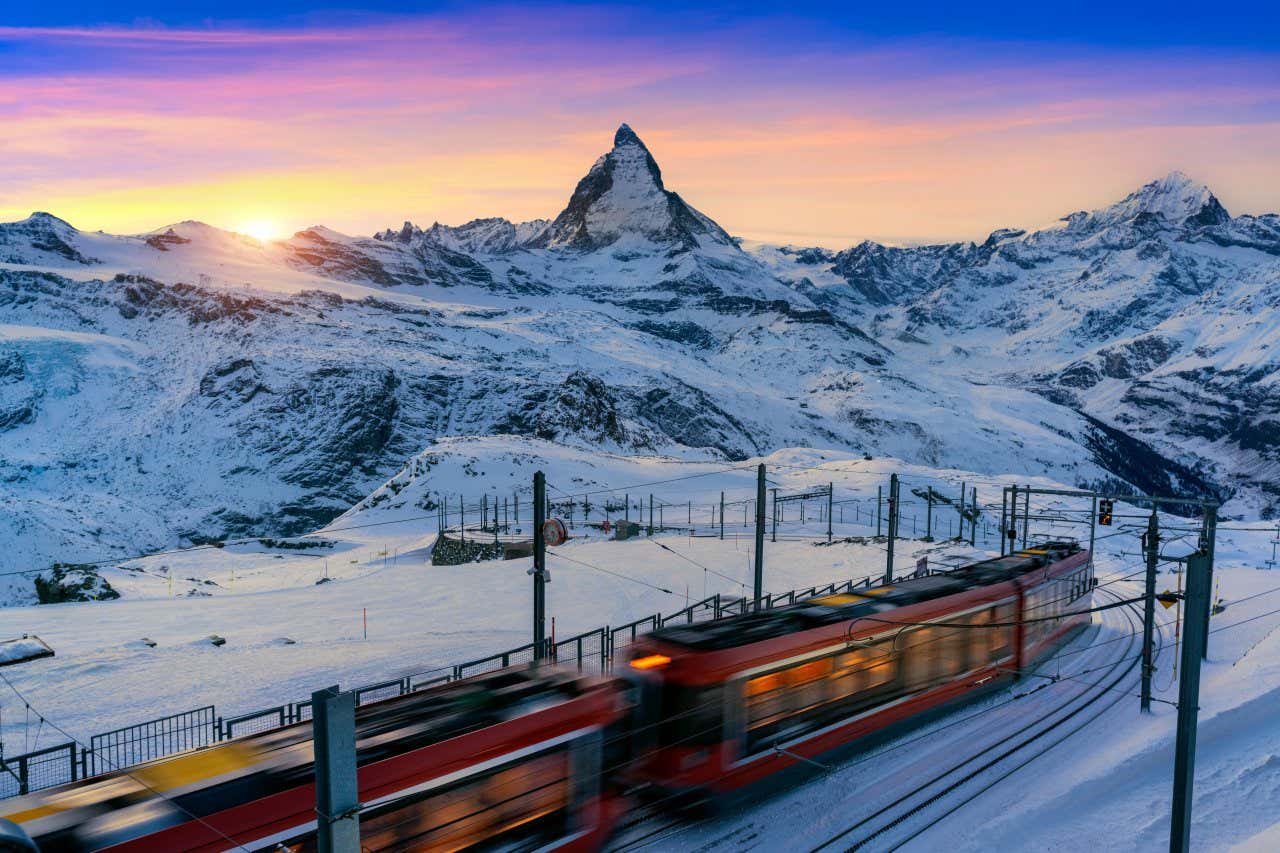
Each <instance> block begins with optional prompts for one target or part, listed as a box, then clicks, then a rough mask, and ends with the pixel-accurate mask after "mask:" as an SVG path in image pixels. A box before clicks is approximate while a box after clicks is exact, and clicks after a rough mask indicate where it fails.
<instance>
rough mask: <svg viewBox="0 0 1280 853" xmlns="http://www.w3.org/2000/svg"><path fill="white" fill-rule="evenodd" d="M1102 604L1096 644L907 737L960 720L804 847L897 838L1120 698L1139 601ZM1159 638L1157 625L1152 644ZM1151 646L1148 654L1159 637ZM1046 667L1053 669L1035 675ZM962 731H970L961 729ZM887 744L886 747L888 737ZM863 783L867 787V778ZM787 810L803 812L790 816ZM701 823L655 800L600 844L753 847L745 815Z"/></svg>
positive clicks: (880, 843) (924, 826)
mask: <svg viewBox="0 0 1280 853" xmlns="http://www.w3.org/2000/svg"><path fill="white" fill-rule="evenodd" d="M1098 594H1099V595H1108V596H1110V597H1111V598H1113V599H1114V600H1121V596H1119V595H1117V594H1116V593H1115V592H1113V591H1111V590H1103V589H1100V590H1098ZM1111 612H1114V613H1116V614H1119V615H1122V616H1123V620H1124V621H1123V624H1122V626H1120V631H1121V634H1120V635H1119V636H1117V637H1113V638H1111V639H1110V640H1107V641H1104V642H1102V643H1100V644H1096V646H1095V645H1094V644H1092V643H1086V644H1083V645H1081V643H1080V641H1079V640H1077V641H1076V642H1073V643H1070V644H1068V645H1067V646H1065V647H1064V648H1063V649H1062V650H1060V651H1059V652H1058V653H1057V654H1055V655H1054V656H1053V657H1051V658H1049V659H1048V660H1046V661H1045V662H1043V663H1042V664H1040V666H1038V667H1037V668H1036V670H1035V671H1034V673H1032V674H1028V675H1027V676H1026V681H1029V680H1031V679H1044V684H1043V685H1041V686H1039V687H1032V688H1030V689H1026V688H1024V692H1021V693H1019V694H1017V695H1016V696H1015V697H1009V698H1006V699H1004V700H1002V701H1001V702H999V703H997V704H995V705H991V706H988V707H985V708H982V709H980V710H978V711H977V712H973V713H971V714H968V715H963V714H964V712H960V713H961V714H962V715H963V716H961V717H960V718H959V719H958V720H949V721H947V722H944V723H943V725H942V726H939V727H934V728H933V729H930V730H926V731H925V732H923V733H922V734H921V735H918V736H915V737H912V738H911V740H912V741H915V740H917V739H919V740H921V741H935V740H937V735H938V733H939V732H940V731H941V730H942V729H946V728H949V727H950V726H952V725H958V726H959V727H960V728H959V731H957V732H954V733H951V734H949V735H948V736H947V740H946V741H944V742H943V743H944V744H946V745H945V746H935V748H933V749H932V750H931V751H929V752H927V753H926V754H925V755H923V756H922V757H921V758H919V759H918V760H917V761H916V762H914V766H915V767H923V766H926V765H927V766H928V770H927V771H922V772H921V773H920V776H922V777H925V778H923V781H920V780H919V779H918V778H916V777H915V776H913V775H912V770H911V769H910V768H908V769H906V770H904V771H902V773H900V774H895V775H897V776H904V775H905V776H908V777H909V778H910V780H911V781H910V787H909V788H908V789H906V790H899V791H895V792H894V794H891V795H889V797H888V798H886V799H887V802H886V801H883V800H882V801H879V802H876V803H874V809H873V810H872V811H871V812H869V813H868V814H866V815H865V816H863V817H861V818H859V819H858V820H857V821H856V822H855V823H852V824H850V825H848V826H846V827H843V828H841V830H840V831H839V832H836V833H834V834H833V835H831V836H829V837H827V838H826V839H824V840H823V841H822V842H821V843H819V844H818V845H817V846H815V847H813V848H812V853H819V851H823V853H825V851H833V850H845V851H849V850H876V851H879V850H894V849H897V848H899V847H902V846H903V845H906V844H908V843H910V842H911V841H912V840H913V839H915V838H916V837H917V836H919V835H920V834H922V833H923V832H925V831H927V830H928V829H929V828H930V827H931V826H932V825H934V824H935V823H937V822H939V821H941V820H943V819H945V818H946V817H948V816H949V815H951V814H953V813H955V812H956V811H958V810H959V809H961V808H962V807H963V806H964V805H965V804H966V803H968V802H970V801H971V800H973V799H975V798H977V797H978V796H980V795H981V794H982V793H984V792H985V791H987V790H989V789H990V788H992V787H994V786H995V785H997V784H999V783H1000V782H1001V781H1003V780H1005V779H1007V778H1008V777H1010V776H1012V775H1013V774H1015V773H1016V772H1018V770H1020V769H1021V768H1023V767H1025V766H1026V765H1027V764H1030V763H1031V762H1033V761H1034V760H1036V759H1037V758H1039V757H1041V756H1043V755H1044V754H1045V753H1047V752H1049V751H1050V750H1052V749H1053V748H1054V747H1056V746H1058V745H1059V744H1060V743H1062V742H1063V741H1065V740H1067V739H1068V738H1070V737H1071V736H1072V735H1074V734H1076V733H1077V732H1079V731H1080V730H1081V729H1083V728H1085V727H1087V726H1088V725H1089V724H1090V723H1091V722H1092V721H1094V720H1096V719H1097V718H1098V717H1100V716H1101V715H1103V714H1105V713H1106V712H1107V711H1108V710H1109V709H1110V708H1112V707H1114V706H1115V705H1116V704H1117V703H1118V702H1120V701H1122V700H1124V699H1126V698H1129V696H1128V693H1129V691H1127V690H1122V689H1119V688H1121V686H1122V685H1124V683H1125V682H1126V681H1127V680H1128V679H1130V678H1131V677H1132V676H1134V674H1135V673H1136V672H1137V668H1138V666H1139V664H1140V660H1141V656H1140V654H1139V651H1140V649H1141V642H1142V621H1141V610H1140V609H1139V607H1138V606H1137V605H1129V606H1127V607H1123V608H1117V609H1116V610H1114V611H1111ZM1161 640H1162V638H1161V637H1160V635H1159V634H1158V633H1157V636H1156V641H1157V643H1159V642H1161ZM1156 652H1157V654H1158V652H1159V645H1157V649H1156ZM1067 656H1072V657H1076V656H1078V657H1076V659H1075V660H1074V661H1072V664H1071V665H1069V666H1066V667H1064V666H1063V665H1062V660H1063V659H1064V658H1065V657H1067ZM1055 669H1056V671H1055ZM1049 672H1053V673H1054V674H1052V675H1049V674H1045V673H1049ZM1026 681H1024V682H1023V683H1024V684H1025V683H1026ZM1055 685H1069V686H1075V685H1079V689H1077V690H1074V691H1073V692H1070V693H1069V695H1066V696H1065V697H1064V698H1063V699H1061V701H1057V702H1055V703H1054V704H1053V705H1052V707H1049V708H1046V709H1044V710H1043V711H1042V712H1040V713H1038V714H1037V715H1036V716H1035V717H1034V718H1032V719H1027V718H1026V715H1025V711H1024V709H1025V705H1023V704H1021V702H1020V701H1019V700H1022V699H1023V698H1025V697H1028V696H1032V695H1035V694H1039V693H1041V691H1042V690H1044V689H1046V688H1050V687H1054V686H1055ZM975 718H976V719H978V720H982V721H985V722H986V727H985V728H981V729H979V730H978V731H971V729H972V727H968V730H967V729H966V726H965V723H967V722H968V721H969V720H970V719H975ZM986 731H999V732H1000V733H1001V734H1000V735H999V736H996V737H989V736H988V737H986V738H985V739H984V738H983V736H982V735H983V733H984V732H986ZM969 735H973V737H968V736H969ZM966 737H967V741H966V742H973V741H974V740H977V741H978V747H977V748H976V749H974V750H970V751H968V752H967V753H966V754H965V755H964V757H963V758H960V759H959V760H948V761H947V763H946V765H945V769H938V764H937V762H936V761H935V757H936V756H937V755H939V754H942V753H944V752H945V754H947V755H948V756H951V755H953V753H954V750H953V748H948V746H951V747H953V745H954V743H955V742H958V741H960V740H961V739H962V738H966ZM931 745H932V744H931ZM888 749H893V746H890V747H888ZM883 752H884V750H876V751H875V752H874V753H873V754H872V756H868V757H874V756H875V755H878V754H882V753H883ZM865 760H867V758H860V759H857V760H856V761H855V763H861V762H863V761H865ZM848 769H850V765H847V764H846V765H845V766H844V767H837V768H834V769H833V771H834V772H833V774H832V775H833V776H839V775H841V774H842V772H843V771H845V770H848ZM872 785H873V786H875V783H874V782H873V783H872ZM827 814H828V815H829V814H830V812H829V811H828V812H827ZM796 817H797V818H800V819H802V820H803V818H802V817H801V816H799V815H796ZM708 823H709V822H707V821H703V822H701V823H700V824H699V823H691V822H690V821H688V820H681V819H679V818H672V817H671V816H669V815H665V814H663V813H662V812H661V811H660V810H657V809H652V808H650V809H645V810H644V811H643V812H641V813H639V814H637V815H636V817H635V819H634V820H631V821H628V823H627V825H626V826H624V827H622V828H621V830H620V832H618V833H617V834H616V835H615V836H614V840H613V841H612V842H611V843H610V845H609V847H608V849H609V850H610V851H612V853H632V851H636V850H659V849H663V848H664V846H665V844H664V842H666V843H674V842H676V841H677V839H678V840H679V842H680V846H681V847H682V848H686V849H697V850H699V851H709V850H712V849H734V848H747V847H752V846H754V844H753V841H754V839H756V837H757V829H756V827H755V826H754V825H753V824H754V822H753V821H748V822H747V823H746V824H745V825H744V824H739V825H738V826H735V827H732V828H730V827H726V829H727V830H728V831H727V832H724V833H716V834H715V835H711V836H710V837H709V836H708V834H707V833H705V832H697V831H696V830H697V829H699V828H706V827H707V826H708ZM710 823H714V821H711V822H710ZM690 831H693V832H692V833H691V832H690ZM690 834H692V835H695V836H700V837H698V838H696V840H695V839H694V838H688V837H686V836H688V835H690Z"/></svg>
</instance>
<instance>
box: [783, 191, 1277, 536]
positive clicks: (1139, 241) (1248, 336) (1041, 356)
mask: <svg viewBox="0 0 1280 853" xmlns="http://www.w3.org/2000/svg"><path fill="white" fill-rule="evenodd" d="M810 251H811V252H812V251H813V250H810ZM804 256H805V254H804V252H803V251H801V250H791V251H790V252H788V253H785V254H784V253H778V252H774V253H772V254H771V255H770V256H769V259H770V262H771V266H772V267H773V268H774V270H775V271H776V272H778V273H779V274H780V275H783V276H785V277H787V278H789V279H791V280H792V281H795V282H798V283H800V285H802V286H804V287H805V288H806V292H810V293H811V295H812V296H813V298H814V300H815V301H816V302H818V303H819V304H822V305H825V306H827V307H828V308H830V309H831V310H832V311H833V312H835V313H838V314H840V315H841V316H846V317H851V318H856V319H857V320H858V321H859V322H862V323H864V324H865V325H866V326H867V327H868V328H869V329H871V330H873V331H874V332H875V333H876V334H878V335H880V336H883V337H885V338H886V339H891V340H893V341H895V342H897V347H896V349H897V351H898V353H899V354H900V355H904V356H908V355H910V354H911V352H912V351H915V352H917V353H918V352H930V351H931V352H934V353H945V352H947V351H949V350H952V349H953V348H956V347H958V348H960V349H961V350H963V351H964V353H965V356H964V357H965V358H970V357H972V356H973V355H975V354H981V355H982V356H983V357H985V358H986V359H988V362H987V364H988V365H989V367H988V369H989V370H991V371H992V373H993V375H994V376H995V377H997V381H999V382H1002V383H1004V384H1006V385H1009V386H1012V387H1019V388H1025V389H1027V390H1030V391H1033V392H1035V393H1037V394H1039V395H1041V396H1042V397H1044V398H1045V399H1048V400H1052V401H1054V402H1057V403H1060V404H1062V405H1063V406H1066V407H1068V408H1070V409H1073V410H1075V411H1079V412H1081V413H1083V414H1085V415H1086V416H1088V417H1090V418H1094V419H1096V420H1098V421H1099V422H1100V423H1103V424H1106V425H1107V428H1109V429H1112V430H1119V431H1122V432H1124V433H1126V434H1127V435H1129V436H1132V437H1134V438H1137V439H1140V440H1142V441H1144V442H1147V443H1149V444H1150V445H1151V446H1153V447H1154V448H1156V449H1157V450H1158V451H1159V452H1161V453H1162V454H1163V455H1166V456H1168V457H1171V458H1178V459H1181V460H1183V461H1184V462H1187V463H1189V464H1190V465H1192V466H1193V467H1196V468H1198V469H1199V470H1200V471H1201V472H1203V474H1204V476H1205V477H1206V479H1208V480H1212V481H1214V482H1216V483H1217V484H1219V485H1220V486H1222V487H1223V488H1224V489H1225V490H1227V491H1233V492H1235V493H1237V494H1238V495H1240V497H1241V498H1242V499H1243V498H1244V496H1245V495H1246V494H1253V495H1254V498H1255V499H1256V500H1255V502H1254V503H1253V506H1254V508H1255V509H1256V510H1258V511H1261V512H1262V514H1263V515H1266V516H1270V515H1272V514H1274V513H1275V510H1276V504H1277V501H1278V500H1280V485H1277V484H1280V384H1278V380H1277V369H1276V367H1277V362H1278V361H1280V352H1278V351H1277V343H1278V342H1280V339H1278V338H1277V330H1280V312H1278V310H1277V309H1280V216H1276V215H1274V214H1269V215H1266V216H1258V217H1254V216H1240V217H1236V218H1232V217H1231V216H1230V214H1228V213H1227V211H1226V210H1225V209H1224V208H1223V206H1222V204H1221V203H1220V202H1219V201H1218V199H1217V198H1215V197H1214V195H1213V193H1212V192H1210V191H1209V189H1208V188H1207V187H1205V186H1203V185H1200V184H1196V183H1194V182H1193V181H1192V180H1191V179H1189V178H1188V177H1187V176H1185V175H1183V174H1181V173H1178V172H1174V173H1172V174H1170V175H1168V176H1166V177H1164V178H1161V179H1160V180H1157V181H1153V182H1152V183H1149V184H1147V185H1146V186H1144V187H1142V188H1141V189H1139V190H1137V191H1136V192H1134V193H1132V194H1130V195H1129V196H1127V197H1126V198H1125V199H1123V200H1122V201H1120V202H1119V203H1117V204H1115V205H1112V206H1111V207H1107V208H1103V209H1101V210H1095V211H1081V212H1078V213H1073V214H1070V215H1069V216H1067V217H1064V219H1063V220H1062V225H1061V226H1060V227H1056V228H1051V229H1046V230H1041V231H1035V232H1031V233H1027V232H1024V231H1019V230H1001V231H996V232H995V233H993V234H992V235H991V236H990V237H989V238H987V240H985V241H984V242H982V243H980V244H975V243H955V244H949V245H940V246H923V247H919V248H891V247H886V246H881V245H878V244H874V243H863V244H861V245H859V246H855V247H853V248H851V249H848V250H846V251H843V252H840V253H838V254H835V255H831V256H827V257H823V258H821V259H818V260H816V262H814V259H813V258H810V263H809V264H808V266H806V264H805V261H804V260H803V258H804ZM815 269H816V270H817V271H818V272H820V273H821V275H819V276H818V277H817V280H816V281H815V278H814V275H813V272H814V271H815ZM798 286H799V285H798ZM1109 467H1111V468H1112V470H1115V471H1116V473H1118V474H1119V475H1120V476H1122V477H1124V476H1126V475H1125V474H1124V473H1123V472H1121V471H1120V470H1119V469H1118V466H1117V465H1115V464H1111V465H1109Z"/></svg>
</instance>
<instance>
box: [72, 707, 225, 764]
mask: <svg viewBox="0 0 1280 853" xmlns="http://www.w3.org/2000/svg"><path fill="white" fill-rule="evenodd" d="M221 732H222V727H221V726H220V725H219V724H218V715H217V712H216V711H214V709H213V706H212V705H206V706H205V707H203V708H196V709H195V710H193V711H183V712H182V713H181V714H171V715H170V716H168V717H161V718H160V719H158V720H148V721H147V722H145V723H138V724H137V725H133V726H125V727H124V728H122V729H116V730H115V731H111V732H106V733H104V734H100V735H94V736H93V738H92V739H91V740H90V742H89V754H88V760H87V765H86V771H87V773H86V775H90V776H96V775H97V774H99V773H105V772H107V771H108V770H115V769H117V768H119V767H131V766H132V765H134V764H141V763H142V762H144V761H150V760H151V759H153V758H160V757H161V756H165V755H173V754H174V753H177V752H186V751H187V750H191V749H199V748H200V747H202V746H208V745H209V744H211V743H216V742H217V740H218V737H219V735H220V734H221Z"/></svg>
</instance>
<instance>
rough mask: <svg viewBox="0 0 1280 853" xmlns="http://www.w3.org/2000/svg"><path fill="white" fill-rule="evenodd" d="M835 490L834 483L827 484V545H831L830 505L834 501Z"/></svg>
mask: <svg viewBox="0 0 1280 853" xmlns="http://www.w3.org/2000/svg"><path fill="white" fill-rule="evenodd" d="M835 493H836V488H835V484H834V483H827V544H828V545H830V544H831V505H832V503H833V500H834V496H835Z"/></svg>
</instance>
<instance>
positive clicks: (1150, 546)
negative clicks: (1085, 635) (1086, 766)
mask: <svg viewBox="0 0 1280 853" xmlns="http://www.w3.org/2000/svg"><path fill="white" fill-rule="evenodd" d="M1142 551H1143V554H1144V555H1145V556H1146V558H1147V583H1146V590H1145V594H1144V597H1143V602H1142V710H1143V711H1150V710H1151V675H1152V673H1153V672H1154V671H1155V660H1154V653H1153V649H1152V634H1153V633H1154V632H1155V627H1154V626H1155V620H1156V564H1157V563H1158V562H1159V560H1160V522H1159V521H1158V520H1157V518H1156V513H1155V510H1152V512H1151V517H1150V518H1148V519H1147V533H1146V535H1145V536H1143V537H1142Z"/></svg>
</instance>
